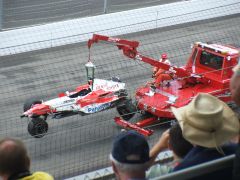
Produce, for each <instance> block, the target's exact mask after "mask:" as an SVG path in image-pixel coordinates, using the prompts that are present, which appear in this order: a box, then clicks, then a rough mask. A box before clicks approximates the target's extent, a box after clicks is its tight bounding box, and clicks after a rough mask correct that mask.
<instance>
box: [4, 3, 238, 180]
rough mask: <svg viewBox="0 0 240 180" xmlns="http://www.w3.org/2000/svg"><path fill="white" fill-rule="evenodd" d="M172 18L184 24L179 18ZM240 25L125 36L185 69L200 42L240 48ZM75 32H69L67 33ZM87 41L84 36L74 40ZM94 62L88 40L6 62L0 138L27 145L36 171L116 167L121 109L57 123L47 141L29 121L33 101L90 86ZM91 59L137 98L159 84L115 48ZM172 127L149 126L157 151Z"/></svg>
mask: <svg viewBox="0 0 240 180" xmlns="http://www.w3.org/2000/svg"><path fill="white" fill-rule="evenodd" d="M22 2H23V1H22ZM26 2H27V1H26ZM81 2H83V1H81ZM55 3H56V2H55ZM172 20H173V21H177V17H173V19H172ZM239 21H240V16H239V14H236V15H232V16H228V17H221V18H215V19H211V20H205V21H200V22H194V23H187V24H183V25H178V26H170V27H165V28H158V29H153V30H149V31H144V32H138V33H132V34H127V35H123V36H120V37H121V38H124V39H129V40H137V41H139V42H140V44H141V45H140V47H139V51H140V52H141V53H143V54H145V55H147V56H150V57H152V58H155V59H158V58H159V56H160V54H161V53H163V52H166V53H167V54H168V56H169V59H170V60H171V62H172V63H173V64H175V65H177V66H181V65H184V64H185V63H186V60H187V59H188V56H189V55H190V52H191V48H190V46H191V44H192V43H194V42H196V41H202V42H209V41H211V42H217V43H222V44H235V45H239V42H240V37H239V33H240V25H239ZM128 28H129V27H128ZM70 29H71V27H66V29H65V30H66V31H68V30H70ZM112 31H114V29H113V30H112ZM80 37H81V34H79V35H78V36H74V37H69V38H76V39H77V38H80ZM29 38H31V37H29ZM63 41H64V39H63ZM14 48H16V47H14ZM19 48H21V47H19ZM9 51H11V48H9ZM88 57H89V52H88V49H87V44H86V42H84V43H76V44H70V45H66V46H60V47H52V48H49V49H43V50H38V51H30V52H27V53H20V54H15V55H8V56H1V57H0V98H1V102H0V107H1V109H0V112H1V117H0V136H1V137H5V136H11V137H17V138H20V139H21V140H23V141H24V143H25V144H26V145H27V148H28V150H29V152H30V156H31V159H32V171H35V170H42V171H46V172H49V173H51V174H52V175H54V177H55V178H56V179H65V178H69V177H73V176H76V175H79V174H85V173H88V172H94V171H96V170H99V169H105V168H107V167H109V166H110V164H109V159H108V157H109V153H110V150H111V143H112V139H113V137H114V136H115V135H117V134H118V133H119V132H120V130H121V128H119V127H118V126H116V124H114V121H113V118H114V117H115V116H116V115H117V111H116V109H115V108H112V109H108V110H106V111H102V112H100V113H96V114H91V115H87V116H81V115H74V116H69V117H64V118H60V119H57V118H55V119H51V118H49V119H48V120H47V122H48V126H49V130H48V133H47V134H46V135H45V136H44V137H42V138H34V137H32V136H30V135H29V134H28V131H27V127H28V123H29V120H28V119H27V118H20V115H21V114H22V113H23V104H24V102H25V101H26V100H27V99H30V98H33V97H34V98H39V99H43V100H44V101H46V100H49V99H52V98H55V97H57V95H58V94H59V93H61V92H66V91H71V90H74V89H75V88H76V87H77V86H79V85H81V84H85V83H86V82H87V78H86V70H85V64H86V62H87V61H88ZM91 60H92V62H93V63H94V64H95V65H96V77H97V78H101V79H109V78H110V77H116V76H117V77H119V78H120V79H121V81H122V82H125V83H126V87H127V90H128V94H129V97H131V98H133V99H134V95H135V90H136V89H137V88H138V87H139V86H142V85H144V84H145V83H146V82H148V81H151V73H152V67H151V66H149V65H147V64H145V63H142V62H137V61H132V60H129V59H128V58H126V57H124V56H123V55H122V53H121V51H119V50H118V49H117V48H116V47H115V46H111V45H109V44H104V43H101V44H100V43H99V44H96V45H94V48H93V49H92V51H91ZM140 118H142V117H141V115H140V114H136V115H135V116H134V117H133V119H131V122H137V121H138V120H139V119H140ZM169 126H170V123H169V122H168V121H167V122H165V121H160V124H158V125H155V126H152V127H149V128H151V129H153V130H154V134H153V135H152V136H150V137H148V141H149V144H150V146H152V145H153V144H154V143H155V142H156V141H157V140H158V138H159V137H160V135H161V134H162V132H163V131H164V130H165V129H167V128H169ZM106 171H107V170H106ZM86 179H87V177H86Z"/></svg>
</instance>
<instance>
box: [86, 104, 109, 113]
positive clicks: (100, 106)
mask: <svg viewBox="0 0 240 180" xmlns="http://www.w3.org/2000/svg"><path fill="white" fill-rule="evenodd" d="M110 105H111V103H107V104H101V105H99V106H95V107H89V108H88V109H87V111H88V112H89V113H95V112H98V111H102V110H104V109H107V108H109V107H110Z"/></svg>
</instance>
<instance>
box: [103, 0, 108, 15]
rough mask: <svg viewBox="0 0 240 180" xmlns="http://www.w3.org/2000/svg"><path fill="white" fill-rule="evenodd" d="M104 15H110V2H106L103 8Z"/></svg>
mask: <svg viewBox="0 0 240 180" xmlns="http://www.w3.org/2000/svg"><path fill="white" fill-rule="evenodd" d="M103 13H104V14H107V13H108V0H104V7H103Z"/></svg>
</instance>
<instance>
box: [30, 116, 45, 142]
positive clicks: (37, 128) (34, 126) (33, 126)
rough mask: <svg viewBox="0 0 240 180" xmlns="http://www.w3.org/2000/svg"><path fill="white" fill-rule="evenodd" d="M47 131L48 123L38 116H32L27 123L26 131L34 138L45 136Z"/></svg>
mask: <svg viewBox="0 0 240 180" xmlns="http://www.w3.org/2000/svg"><path fill="white" fill-rule="evenodd" d="M47 132H48V123H47V122H46V121H45V120H44V119H42V118H40V117H36V118H33V119H32V120H31V121H30V122H29V123H28V133H29V134H30V135H31V136H33V137H35V138H41V137H43V136H45V134H47Z"/></svg>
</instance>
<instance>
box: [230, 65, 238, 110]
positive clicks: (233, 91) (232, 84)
mask: <svg viewBox="0 0 240 180" xmlns="http://www.w3.org/2000/svg"><path fill="white" fill-rule="evenodd" d="M230 90H231V94H232V99H233V100H234V102H235V103H236V104H237V105H238V106H240V60H239V64H238V65H237V66H236V67H234V75H233V76H232V78H231V82H230Z"/></svg>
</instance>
